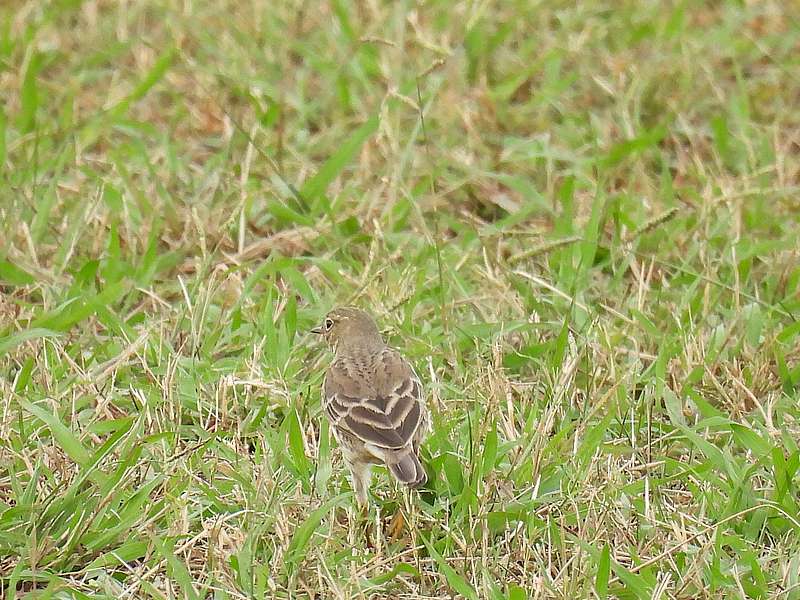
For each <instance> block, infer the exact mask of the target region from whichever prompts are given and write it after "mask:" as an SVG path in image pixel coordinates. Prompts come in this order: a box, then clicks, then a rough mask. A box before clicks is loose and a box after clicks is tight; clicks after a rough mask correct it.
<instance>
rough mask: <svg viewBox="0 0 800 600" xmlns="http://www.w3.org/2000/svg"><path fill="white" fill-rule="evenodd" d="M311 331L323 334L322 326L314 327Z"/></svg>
mask: <svg viewBox="0 0 800 600" xmlns="http://www.w3.org/2000/svg"><path fill="white" fill-rule="evenodd" d="M311 333H316V334H322V327H314V329H312V330H311Z"/></svg>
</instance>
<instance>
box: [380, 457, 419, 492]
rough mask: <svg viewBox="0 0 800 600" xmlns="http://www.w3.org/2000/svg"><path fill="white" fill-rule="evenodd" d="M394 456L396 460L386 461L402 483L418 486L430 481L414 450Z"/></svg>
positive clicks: (413, 486)
mask: <svg viewBox="0 0 800 600" xmlns="http://www.w3.org/2000/svg"><path fill="white" fill-rule="evenodd" d="M392 458H395V459H396V460H388V461H386V466H388V467H389V471H391V473H392V475H394V476H395V478H396V479H397V481H399V482H400V483H404V484H405V485H407V486H408V487H411V488H417V487H421V486H423V485H425V482H426V481H428V475H427V473H425V469H424V467H423V466H422V463H421V462H419V458H417V455H416V454H414V453H413V452H408V453H407V454H404V455H403V456H397V457H392Z"/></svg>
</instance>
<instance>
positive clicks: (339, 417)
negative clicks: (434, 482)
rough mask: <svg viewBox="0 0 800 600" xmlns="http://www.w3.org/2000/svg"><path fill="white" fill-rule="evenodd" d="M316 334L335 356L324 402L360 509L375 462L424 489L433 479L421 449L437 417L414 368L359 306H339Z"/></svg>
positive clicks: (403, 480) (323, 390)
mask: <svg viewBox="0 0 800 600" xmlns="http://www.w3.org/2000/svg"><path fill="white" fill-rule="evenodd" d="M311 331H312V332H313V333H318V334H321V335H322V336H323V337H324V338H325V340H326V341H327V342H328V344H329V345H330V346H331V347H332V348H333V350H334V352H335V353H336V357H335V359H334V361H333V364H331V366H330V368H329V369H328V372H327V373H326V374H325V381H324V383H323V385H322V402H323V404H324V406H325V412H326V413H327V415H328V418H329V419H330V421H331V424H332V425H333V434H334V436H335V437H336V440H337V441H338V442H339V446H340V447H341V448H342V453H343V455H344V458H345V461H346V462H347V465H348V467H349V468H350V473H351V475H352V479H353V490H354V491H355V494H356V499H357V500H358V503H359V505H361V506H362V507H363V506H366V504H367V501H368V492H369V482H370V476H371V472H370V471H371V469H372V465H374V464H385V465H386V466H387V467H388V469H389V471H390V472H391V473H392V475H394V477H395V478H396V479H397V480H398V481H400V482H401V483H404V484H406V485H407V486H409V487H412V488H415V487H419V486H422V485H424V484H425V482H426V481H427V479H428V476H427V475H426V473H425V469H424V468H423V467H422V464H421V463H420V461H419V445H420V443H421V442H422V440H423V438H424V436H425V435H426V434H427V432H428V428H429V426H430V416H429V414H428V409H427V408H426V407H425V404H424V402H423V400H422V384H421V383H420V381H419V378H418V377H417V375H416V373H414V369H413V368H412V367H411V365H410V364H408V362H407V361H406V360H405V359H404V358H403V357H402V356H401V355H400V354H399V353H398V352H397V351H395V350H393V349H391V348H389V347H388V346H387V345H386V344H385V343H384V341H383V338H382V337H381V334H380V332H379V331H378V326H377V325H376V324H375V321H373V319H372V317H370V316H369V315H368V314H367V313H365V312H364V311H362V310H359V309H357V308H336V309H334V310H332V311H331V312H329V313H328V314H327V316H326V317H325V320H324V321H323V323H322V325H321V326H320V327H316V328H314V329H312V330H311Z"/></svg>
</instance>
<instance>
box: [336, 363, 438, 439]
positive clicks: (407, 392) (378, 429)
mask: <svg viewBox="0 0 800 600" xmlns="http://www.w3.org/2000/svg"><path fill="white" fill-rule="evenodd" d="M371 383H372V385H365V384H364V382H360V381H359V380H357V379H356V378H353V377H351V376H350V374H349V372H348V371H347V368H346V365H344V364H342V363H340V362H339V361H336V362H334V363H333V365H331V368H330V369H329V370H328V374H327V376H326V377H325V385H324V393H325V410H326V411H327V413H328V416H329V417H330V419H331V421H332V422H333V424H334V426H336V427H339V428H341V429H344V430H346V431H348V432H349V433H351V434H353V435H354V436H356V437H357V438H359V439H360V440H362V441H363V442H365V443H367V444H372V445H374V446H378V447H379V448H385V449H396V448H403V447H405V446H407V445H408V444H409V443H410V442H411V441H412V440H413V438H414V434H415V433H416V432H417V429H418V428H419V426H420V423H421V422H422V417H423V408H422V404H421V397H422V385H421V384H420V382H419V379H418V378H417V376H416V375H415V374H414V371H413V369H412V368H411V366H410V365H409V364H408V363H407V362H406V361H405V360H404V359H403V358H402V357H401V356H400V355H399V354H397V353H396V352H394V351H393V350H390V349H388V348H387V349H386V350H385V351H384V352H383V353H382V354H381V355H380V356H378V357H376V363H375V372H374V378H373V381H372V382H371Z"/></svg>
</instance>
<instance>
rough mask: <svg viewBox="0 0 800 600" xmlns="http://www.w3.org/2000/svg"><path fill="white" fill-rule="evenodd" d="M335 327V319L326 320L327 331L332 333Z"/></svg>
mask: <svg viewBox="0 0 800 600" xmlns="http://www.w3.org/2000/svg"><path fill="white" fill-rule="evenodd" d="M331 327H333V319H325V331H330V330H331Z"/></svg>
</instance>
